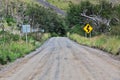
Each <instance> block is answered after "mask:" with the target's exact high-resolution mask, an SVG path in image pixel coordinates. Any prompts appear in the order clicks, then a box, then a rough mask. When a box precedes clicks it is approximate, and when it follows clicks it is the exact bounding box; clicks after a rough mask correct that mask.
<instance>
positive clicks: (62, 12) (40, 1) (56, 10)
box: [37, 0, 66, 16]
mask: <svg viewBox="0 0 120 80" xmlns="http://www.w3.org/2000/svg"><path fill="white" fill-rule="evenodd" d="M37 1H38V2H39V3H41V4H42V5H44V6H45V7H49V8H51V9H53V10H54V11H55V12H56V13H58V14H61V15H63V16H65V15H66V13H65V12H64V11H63V10H61V9H59V8H57V7H56V6H54V5H52V4H50V3H48V2H47V1H45V0H37Z"/></svg>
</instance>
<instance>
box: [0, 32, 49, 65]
mask: <svg viewBox="0 0 120 80" xmlns="http://www.w3.org/2000/svg"><path fill="white" fill-rule="evenodd" d="M1 35H2V34H1ZM49 37H50V34H48V33H44V34H43V35H42V38H41V41H35V40H33V39H30V40H29V42H28V43H26V42H25V40H22V39H19V40H18V39H16V35H13V34H12V36H11V35H10V34H9V33H7V35H6V38H5V39H9V40H7V42H5V41H6V40H4V39H3V38H2V37H0V42H1V43H0V64H2V65H4V64H7V63H9V62H13V61H15V60H16V59H18V58H20V57H24V56H25V55H27V54H29V53H30V52H31V51H33V50H35V49H36V48H37V47H40V46H41V45H42V43H43V42H45V41H46V40H47V39H48V38H49ZM33 42H34V43H33Z"/></svg>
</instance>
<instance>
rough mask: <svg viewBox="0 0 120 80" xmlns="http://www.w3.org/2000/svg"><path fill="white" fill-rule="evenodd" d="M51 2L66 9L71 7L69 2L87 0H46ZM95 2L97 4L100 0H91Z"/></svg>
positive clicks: (76, 2)
mask: <svg viewBox="0 0 120 80" xmlns="http://www.w3.org/2000/svg"><path fill="white" fill-rule="evenodd" d="M46 1H48V2H50V3H51V4H53V5H55V6H57V7H58V8H60V9H62V10H64V11H66V10H67V9H68V8H69V3H70V2H73V3H75V4H78V3H79V2H80V1H85V0H46ZM90 2H92V3H93V4H96V3H98V2H99V0H90Z"/></svg>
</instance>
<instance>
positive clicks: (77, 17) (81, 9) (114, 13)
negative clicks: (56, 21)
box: [66, 1, 120, 35]
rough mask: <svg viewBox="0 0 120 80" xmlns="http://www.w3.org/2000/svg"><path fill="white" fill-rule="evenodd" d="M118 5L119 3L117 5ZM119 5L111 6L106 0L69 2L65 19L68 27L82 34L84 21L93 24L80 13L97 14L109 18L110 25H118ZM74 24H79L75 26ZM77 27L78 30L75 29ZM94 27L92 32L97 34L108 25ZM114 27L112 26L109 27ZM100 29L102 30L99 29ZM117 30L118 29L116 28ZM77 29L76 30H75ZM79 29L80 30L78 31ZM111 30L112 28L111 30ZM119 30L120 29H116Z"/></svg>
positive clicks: (119, 18) (107, 28)
mask: <svg viewBox="0 0 120 80" xmlns="http://www.w3.org/2000/svg"><path fill="white" fill-rule="evenodd" d="M119 6H120V5H119ZM119 6H114V7H113V6H112V4H111V3H109V2H107V1H100V3H99V4H92V3H90V2H89V1H81V2H80V4H77V5H76V4H73V3H70V5H69V7H70V8H69V9H68V11H67V17H66V18H67V21H68V25H69V28H70V30H71V31H72V32H74V33H78V34H81V33H82V34H81V35H83V34H84V31H83V25H85V24H86V23H89V24H91V25H92V24H93V22H92V21H90V20H89V19H88V18H85V17H83V16H81V13H85V14H86V15H87V16H91V15H92V16H94V15H95V16H99V17H102V18H105V19H111V22H110V25H111V26H113V25H118V24H119V22H118V21H119V20H120V7H119ZM76 25H79V27H78V26H76ZM77 29H78V30H77ZM79 29H81V30H79ZM98 29H99V30H97V29H94V31H93V34H94V35H95V34H99V33H101V32H104V31H103V30H105V32H106V30H107V31H109V30H110V29H109V27H107V26H106V25H104V24H101V25H100V28H98ZM111 29H114V28H111ZM101 30H102V31H101ZM117 30H118V29H117ZM76 31H77V32H76ZM79 31H80V32H79ZM112 31H113V30H112ZM118 32H120V31H118Z"/></svg>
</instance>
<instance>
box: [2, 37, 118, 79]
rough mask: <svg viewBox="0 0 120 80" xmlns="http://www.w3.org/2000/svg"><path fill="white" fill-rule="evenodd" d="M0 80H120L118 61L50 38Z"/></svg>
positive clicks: (4, 72)
mask: <svg viewBox="0 0 120 80" xmlns="http://www.w3.org/2000/svg"><path fill="white" fill-rule="evenodd" d="M0 80H120V61H117V60H114V59H113V58H111V57H110V56H109V55H108V54H107V53H105V52H103V51H100V50H97V49H92V48H89V47H85V46H81V45H79V44H77V43H75V42H73V41H71V40H70V39H68V38H66V37H53V38H50V39H49V40H48V41H46V42H45V43H44V44H43V45H42V46H41V47H40V48H39V49H38V50H36V54H34V56H31V57H30V56H29V57H25V59H22V61H21V62H18V63H16V65H15V64H14V65H13V66H11V68H8V69H5V70H2V71H0Z"/></svg>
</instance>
